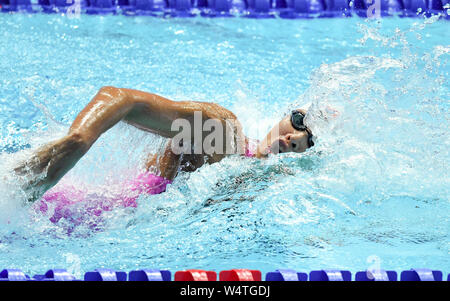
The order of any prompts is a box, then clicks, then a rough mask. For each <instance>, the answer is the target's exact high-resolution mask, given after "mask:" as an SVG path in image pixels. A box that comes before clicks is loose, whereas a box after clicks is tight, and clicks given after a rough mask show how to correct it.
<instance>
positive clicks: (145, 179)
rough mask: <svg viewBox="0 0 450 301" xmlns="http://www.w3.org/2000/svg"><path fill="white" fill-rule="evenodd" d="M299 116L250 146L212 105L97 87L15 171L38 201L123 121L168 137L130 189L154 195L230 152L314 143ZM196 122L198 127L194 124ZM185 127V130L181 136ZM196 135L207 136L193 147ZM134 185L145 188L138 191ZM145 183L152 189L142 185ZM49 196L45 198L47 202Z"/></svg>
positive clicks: (262, 152) (295, 148) (231, 119)
mask: <svg viewBox="0 0 450 301" xmlns="http://www.w3.org/2000/svg"><path fill="white" fill-rule="evenodd" d="M305 114H306V112H305V111H303V110H301V109H299V110H294V111H293V112H292V113H291V115H289V116H286V117H284V118H283V119H282V120H281V121H280V122H279V123H278V124H277V125H276V126H275V127H273V128H272V129H271V130H270V132H269V133H268V134H267V135H266V137H265V138H264V139H263V140H262V141H260V142H257V143H255V142H254V141H252V140H250V139H248V138H247V137H245V135H244V134H243V131H242V127H241V125H240V123H239V121H238V120H237V118H236V116H235V115H234V114H233V113H232V112H230V111H229V110H227V109H225V108H223V107H222V106H220V105H218V104H214V103H207V102H196V101H171V100H169V99H166V98H164V97H161V96H158V95H155V94H151V93H146V92H142V91H138V90H132V89H123V88H115V87H103V88H101V89H100V90H99V92H98V93H97V95H96V96H95V97H94V98H93V99H92V101H91V102H90V103H89V104H88V105H87V106H86V107H85V108H84V109H83V110H82V111H81V113H79V114H78V116H77V117H76V118H75V121H74V122H73V124H72V125H71V127H70V130H69V133H68V134H67V135H66V136H65V137H63V138H61V139H59V140H56V141H53V142H50V143H48V144H46V145H44V146H42V147H40V148H39V149H38V150H37V151H36V152H35V153H34V154H33V156H32V157H31V158H29V159H28V160H26V161H25V162H23V163H22V164H20V166H18V167H17V168H16V169H15V172H16V173H17V174H20V175H26V176H29V175H31V177H30V178H28V181H27V184H26V187H25V189H26V190H27V191H28V192H29V194H30V200H31V201H35V200H37V199H40V198H41V197H42V196H43V195H44V193H45V192H46V191H47V190H49V189H50V188H52V187H53V186H54V185H56V183H58V181H59V180H60V179H61V178H62V177H63V176H64V175H65V174H66V173H67V172H68V171H69V170H70V169H71V168H72V167H74V166H75V164H76V163H77V162H78V161H79V160H80V159H81V158H82V157H83V155H84V154H86V152H87V151H88V150H89V148H90V147H91V146H92V145H93V144H94V142H95V141H96V140H97V139H98V138H99V137H100V135H101V134H103V133H104V132H106V131H107V130H108V129H110V128H111V127H113V126H114V125H115V124H117V123H118V122H119V121H124V122H127V123H129V124H131V125H133V126H135V127H137V128H139V129H141V130H144V131H148V132H151V133H155V134H158V135H160V136H163V137H166V138H170V141H171V143H168V144H167V147H166V148H165V151H164V152H163V154H161V155H154V154H151V155H150V156H149V159H148V160H147V164H146V168H147V170H149V169H152V168H153V169H154V168H157V170H158V173H159V174H158V175H154V174H153V173H146V174H143V175H140V176H139V177H138V178H137V179H136V181H135V183H134V184H133V185H132V187H131V188H130V189H133V190H136V191H138V192H139V193H143V192H147V193H160V192H162V191H164V190H165V186H166V185H167V183H170V182H171V181H172V180H173V179H174V178H175V177H176V175H177V173H178V172H179V171H194V170H196V169H197V168H199V167H201V166H202V165H203V164H205V163H215V162H219V161H220V160H222V159H223V158H224V157H225V156H227V155H230V154H241V155H246V156H254V157H256V158H263V157H266V156H268V154H269V153H274V154H276V153H284V152H304V151H305V150H306V149H307V148H309V147H311V146H313V145H314V143H313V141H312V133H311V131H310V129H309V128H307V127H306V126H305V125H304V123H303V118H304V116H305ZM199 121H200V123H201V124H200V126H198V124H197V123H198V122H199ZM177 122H178V123H177ZM177 124H178V127H177ZM207 125H208V126H207ZM186 127H188V128H189V131H188V132H187V135H186V131H185V130H186ZM212 129H214V132H215V135H214V138H215V139H209V140H214V143H210V145H211V146H212V149H213V151H211V147H210V148H209V149H208V148H205V147H204V146H205V142H206V140H207V139H208V137H209V136H208V135H211V134H212V132H213V130H212ZM217 129H220V131H219V132H217V131H216V130H217ZM180 136H182V139H179V137H180ZM198 136H200V137H204V136H207V137H206V138H205V140H204V141H202V140H203V138H201V140H200V143H197V142H198ZM219 140H222V141H219ZM192 141H193V143H192ZM210 142H211V141H210ZM219 142H220V143H219ZM213 144H214V145H213ZM140 184H146V185H147V186H145V185H144V186H145V187H144V188H142V185H140ZM149 184H155V185H156V186H155V185H153V186H152V187H148V185H149ZM155 187H156V188H155ZM44 197H45V196H44ZM58 197H61V196H60V195H58ZM51 198H52V196H47V200H50V199H51Z"/></svg>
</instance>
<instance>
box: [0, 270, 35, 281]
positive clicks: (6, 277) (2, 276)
mask: <svg viewBox="0 0 450 301" xmlns="http://www.w3.org/2000/svg"><path fill="white" fill-rule="evenodd" d="M29 279H30V277H28V276H27V275H25V273H24V272H22V271H21V270H18V269H4V270H3V271H1V272H0V281H28V280H29Z"/></svg>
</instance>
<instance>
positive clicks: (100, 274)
mask: <svg viewBox="0 0 450 301" xmlns="http://www.w3.org/2000/svg"><path fill="white" fill-rule="evenodd" d="M84 281H127V273H126V272H121V271H114V270H111V269H97V270H95V271H94V272H87V273H86V274H84Z"/></svg>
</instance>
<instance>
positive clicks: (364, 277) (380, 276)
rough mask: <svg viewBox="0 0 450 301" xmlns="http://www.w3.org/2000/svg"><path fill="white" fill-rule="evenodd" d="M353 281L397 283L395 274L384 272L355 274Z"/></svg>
mask: <svg viewBox="0 0 450 301" xmlns="http://www.w3.org/2000/svg"><path fill="white" fill-rule="evenodd" d="M355 281H397V272H396V271H385V270H374V271H364V272H357V273H356V275H355Z"/></svg>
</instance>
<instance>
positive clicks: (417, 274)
mask: <svg viewBox="0 0 450 301" xmlns="http://www.w3.org/2000/svg"><path fill="white" fill-rule="evenodd" d="M400 281H442V272H441V271H433V270H431V269H411V270H409V271H403V272H402V273H401V274H400Z"/></svg>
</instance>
